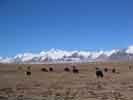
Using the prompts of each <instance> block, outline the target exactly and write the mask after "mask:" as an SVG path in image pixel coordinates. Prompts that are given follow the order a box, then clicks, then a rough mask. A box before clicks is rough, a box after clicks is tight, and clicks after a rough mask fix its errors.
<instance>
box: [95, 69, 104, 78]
mask: <svg viewBox="0 0 133 100" xmlns="http://www.w3.org/2000/svg"><path fill="white" fill-rule="evenodd" d="M96 76H97V78H103V77H104V75H103V71H102V70H101V69H100V68H96Z"/></svg>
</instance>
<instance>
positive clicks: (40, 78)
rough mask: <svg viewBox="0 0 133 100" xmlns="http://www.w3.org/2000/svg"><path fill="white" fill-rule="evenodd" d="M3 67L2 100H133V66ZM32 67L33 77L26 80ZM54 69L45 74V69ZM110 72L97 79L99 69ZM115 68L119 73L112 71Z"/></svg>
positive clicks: (0, 66) (1, 71)
mask: <svg viewBox="0 0 133 100" xmlns="http://www.w3.org/2000/svg"><path fill="white" fill-rule="evenodd" d="M71 65H72V64H33V65H27V64H25V65H24V64H21V65H18V64H0V100H133V67H132V68H131V69H129V66H133V63H100V62H99V63H86V64H75V65H76V68H78V69H79V73H73V72H72V71H70V72H65V71H64V68H65V67H69V68H70V69H72V67H71ZM28 66H31V69H30V71H31V76H26V74H25V72H26V71H27V67H28ZM49 67H52V68H53V69H54V71H53V72H43V71H41V68H47V69H48V68H49ZM96 67H100V68H101V69H103V68H105V67H106V68H108V69H109V71H108V72H104V78H102V79H97V77H96V75H95V68H96ZM113 68H115V69H116V73H112V72H111V69H113Z"/></svg>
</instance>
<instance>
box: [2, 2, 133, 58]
mask: <svg viewBox="0 0 133 100" xmlns="http://www.w3.org/2000/svg"><path fill="white" fill-rule="evenodd" d="M132 44H133V0H0V56H3V57H4V56H14V55H16V54H17V53H23V52H40V51H42V50H49V49H51V48H56V49H63V50H90V51H92V50H94V51H96V50H101V49H102V50H110V49H113V48H126V47H128V46H129V45H132Z"/></svg>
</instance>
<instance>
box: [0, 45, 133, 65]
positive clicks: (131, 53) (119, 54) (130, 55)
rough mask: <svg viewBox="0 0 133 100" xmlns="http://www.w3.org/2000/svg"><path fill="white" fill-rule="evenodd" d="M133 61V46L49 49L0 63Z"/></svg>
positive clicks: (2, 60) (17, 56)
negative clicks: (90, 49)
mask: <svg viewBox="0 0 133 100" xmlns="http://www.w3.org/2000/svg"><path fill="white" fill-rule="evenodd" d="M129 60H130V61H133V46H129V47H128V48H127V49H114V50H111V51H97V52H90V51H65V50H58V49H57V50H56V49H51V50H49V51H46V52H45V51H42V52H40V53H38V54H34V53H23V54H17V55H16V56H14V57H7V58H2V57H0V63H59V62H92V61H129Z"/></svg>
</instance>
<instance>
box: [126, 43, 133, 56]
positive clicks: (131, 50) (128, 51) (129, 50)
mask: <svg viewBox="0 0 133 100" xmlns="http://www.w3.org/2000/svg"><path fill="white" fill-rule="evenodd" d="M126 53H129V54H133V45H132V46H129V47H128V49H127V50H126Z"/></svg>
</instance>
